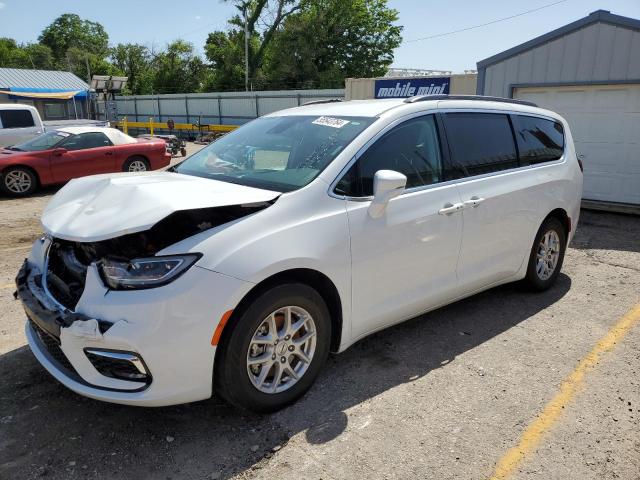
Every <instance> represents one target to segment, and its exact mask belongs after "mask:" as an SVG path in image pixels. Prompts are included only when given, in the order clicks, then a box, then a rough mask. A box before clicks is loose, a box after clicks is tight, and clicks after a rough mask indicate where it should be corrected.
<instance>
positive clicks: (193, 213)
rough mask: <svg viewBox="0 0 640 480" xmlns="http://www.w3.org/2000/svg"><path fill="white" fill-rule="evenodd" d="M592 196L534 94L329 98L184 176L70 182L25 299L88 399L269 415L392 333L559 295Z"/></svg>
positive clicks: (66, 374)
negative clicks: (492, 294) (529, 98)
mask: <svg viewBox="0 0 640 480" xmlns="http://www.w3.org/2000/svg"><path fill="white" fill-rule="evenodd" d="M581 192H582V172H581V165H580V164H579V162H578V160H577V158H576V153H575V150H574V146H573V141H572V138H571V132H570V130H569V126H568V125H567V122H566V121H565V120H564V119H563V118H562V117H560V116H559V115H557V114H556V113H554V112H551V111H548V110H543V109H540V108H537V107H535V106H534V105H533V104H530V103H526V102H518V101H515V100H510V99H499V98H489V97H455V96H447V95H431V96H421V97H412V98H409V99H406V100H403V99H392V100H366V101H349V102H335V101H325V102H316V103H314V104H308V105H305V106H302V107H298V108H293V109H289V110H284V111H279V112H275V113H272V114H270V115H267V116H264V117H261V118H258V119H256V120H254V121H252V122H250V123H248V124H246V125H244V126H242V127H241V128H239V129H237V130H235V131H234V132H232V133H230V134H228V135H227V136H225V137H223V138H221V139H219V140H218V141H216V142H215V143H213V144H211V145H209V146H208V147H205V148H204V149H202V150H201V151H199V152H198V153H196V154H195V155H193V156H191V157H189V158H187V159H186V160H184V161H183V162H182V163H180V164H179V165H177V166H174V167H172V168H171V169H170V170H169V171H166V172H150V173H144V174H114V175H99V176H94V177H86V178H81V179H77V180H72V181H71V182H69V183H68V184H67V185H66V186H65V187H64V188H62V189H61V190H60V191H59V192H58V193H57V194H56V195H55V196H54V197H53V199H52V200H51V202H50V203H49V205H48V206H47V207H46V209H45V211H44V213H43V216H42V224H43V226H44V229H45V234H44V235H43V236H42V238H41V239H39V240H37V241H36V242H35V243H34V245H33V249H32V251H31V254H30V256H29V258H28V259H27V260H26V261H25V263H24V265H23V267H22V269H21V270H20V272H19V274H18V276H17V279H16V284H17V292H16V295H17V297H18V298H19V299H20V300H21V301H22V303H23V305H24V308H25V311H26V314H27V317H28V320H27V323H26V334H27V337H28V340H29V344H30V346H31V349H32V351H33V353H34V355H35V356H36V357H37V359H38V360H39V361H40V362H41V363H42V365H43V366H44V367H45V368H46V369H47V370H48V371H49V372H50V373H51V374H52V375H53V376H54V377H55V378H57V379H58V380H59V381H60V382H62V383H63V384H64V385H66V386H67V387H69V388H70V389H72V390H74V391H76V392H78V393H80V394H82V395H86V396H89V397H92V398H97V399H101V400H106V401H110V402H116V403H124V404H131V405H148V406H158V405H169V404H176V403H183V402H191V401H195V400H201V399H205V398H208V397H210V396H211V395H212V394H216V395H220V396H222V397H223V398H225V399H226V400H227V401H229V402H230V403H232V404H234V405H237V406H239V407H242V408H245V409H250V410H254V411H258V412H269V411H274V410H276V409H279V408H282V407H283V406H285V405H287V404H289V403H291V402H293V401H294V400H296V399H297V398H299V397H300V396H301V395H302V394H303V393H304V392H305V391H306V390H307V389H309V388H310V386H311V385H312V383H313V382H314V380H315V378H316V377H317V375H318V372H319V371H320V369H321V368H322V365H323V363H324V362H325V360H326V358H327V355H328V354H329V352H341V351H343V350H345V349H346V348H348V347H349V346H350V345H352V344H353V343H354V342H357V341H358V340H359V339H361V338H363V337H365V336H367V335H369V334H371V333H373V332H375V331H378V330H381V329H383V328H386V327H388V326H390V325H393V324H396V323H399V322H402V321H404V320H407V319H410V318H412V317H415V316H417V315H420V314H421V313H424V312H427V311H430V310H433V309H435V308H438V307H440V306H442V305H446V304H448V303H451V302H454V301H456V300H458V299H461V298H463V297H467V296H469V295H473V294H475V293H477V292H480V291H482V290H486V289H488V288H491V287H494V286H496V285H500V284H503V283H507V282H514V281H523V282H524V283H525V284H526V285H528V286H529V287H530V288H532V289H533V290H544V289H547V288H549V287H551V286H552V285H553V283H554V282H555V280H556V278H557V277H558V274H559V272H560V269H561V267H562V261H563V258H564V252H565V248H566V246H567V244H568V243H569V241H570V240H571V238H572V236H573V234H574V232H575V226H576V224H577V221H578V215H579V208H580V197H581Z"/></svg>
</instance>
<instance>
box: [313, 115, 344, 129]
mask: <svg viewBox="0 0 640 480" xmlns="http://www.w3.org/2000/svg"><path fill="white" fill-rule="evenodd" d="M311 123H313V124H315V125H324V126H325V127H333V128H342V127H344V126H345V125H346V124H348V123H349V120H343V119H341V118H333V117H318V118H316V119H315V120H314V121H313V122H311Z"/></svg>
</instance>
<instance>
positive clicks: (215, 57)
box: [204, 29, 259, 91]
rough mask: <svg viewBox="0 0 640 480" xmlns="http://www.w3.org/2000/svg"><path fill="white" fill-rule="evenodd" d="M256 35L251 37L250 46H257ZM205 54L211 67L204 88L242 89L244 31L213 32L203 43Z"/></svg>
mask: <svg viewBox="0 0 640 480" xmlns="http://www.w3.org/2000/svg"><path fill="white" fill-rule="evenodd" d="M257 37H258V35H257V34H254V35H253V36H252V37H251V40H250V43H251V48H252V49H255V48H257V46H258V43H259V40H258V38H257ZM204 51H205V56H206V58H207V60H209V62H210V64H209V66H210V67H211V68H210V70H209V71H208V73H207V78H206V80H205V86H204V89H205V90H207V91H226V90H242V89H244V31H239V30H238V29H231V30H229V31H228V32H220V31H217V32H213V33H210V34H209V36H208V37H207V41H206V43H205V45H204Z"/></svg>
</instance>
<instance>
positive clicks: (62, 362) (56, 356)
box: [29, 318, 78, 376]
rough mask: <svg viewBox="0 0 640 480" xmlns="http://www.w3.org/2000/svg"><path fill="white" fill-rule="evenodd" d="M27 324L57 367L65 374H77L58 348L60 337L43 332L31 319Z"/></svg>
mask: <svg viewBox="0 0 640 480" xmlns="http://www.w3.org/2000/svg"><path fill="white" fill-rule="evenodd" d="M29 325H30V326H31V328H32V329H33V330H34V331H35V333H36V336H37V337H38V339H39V340H40V343H41V344H42V346H43V347H44V348H45V349H46V350H47V352H49V355H50V356H51V357H52V358H53V360H55V362H56V363H57V364H58V365H57V366H58V368H60V369H61V370H66V373H67V374H70V375H73V376H78V372H76V369H75V368H73V365H71V362H69V360H68V359H67V356H66V355H65V354H64V352H63V351H62V349H61V348H60V339H59V338H57V337H55V336H53V335H51V334H50V333H48V332H45V331H44V330H43V329H42V328H40V327H39V326H38V324H37V323H36V322H34V321H33V320H31V319H30V318H29Z"/></svg>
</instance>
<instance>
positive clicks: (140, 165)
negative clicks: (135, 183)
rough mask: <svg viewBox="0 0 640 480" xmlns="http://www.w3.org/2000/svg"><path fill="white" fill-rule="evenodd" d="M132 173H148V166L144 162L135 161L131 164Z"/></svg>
mask: <svg viewBox="0 0 640 480" xmlns="http://www.w3.org/2000/svg"><path fill="white" fill-rule="evenodd" d="M129 171H130V172H146V171H147V165H146V164H145V163H144V162H143V161H142V160H134V161H133V162H131V163H130V164H129Z"/></svg>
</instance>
